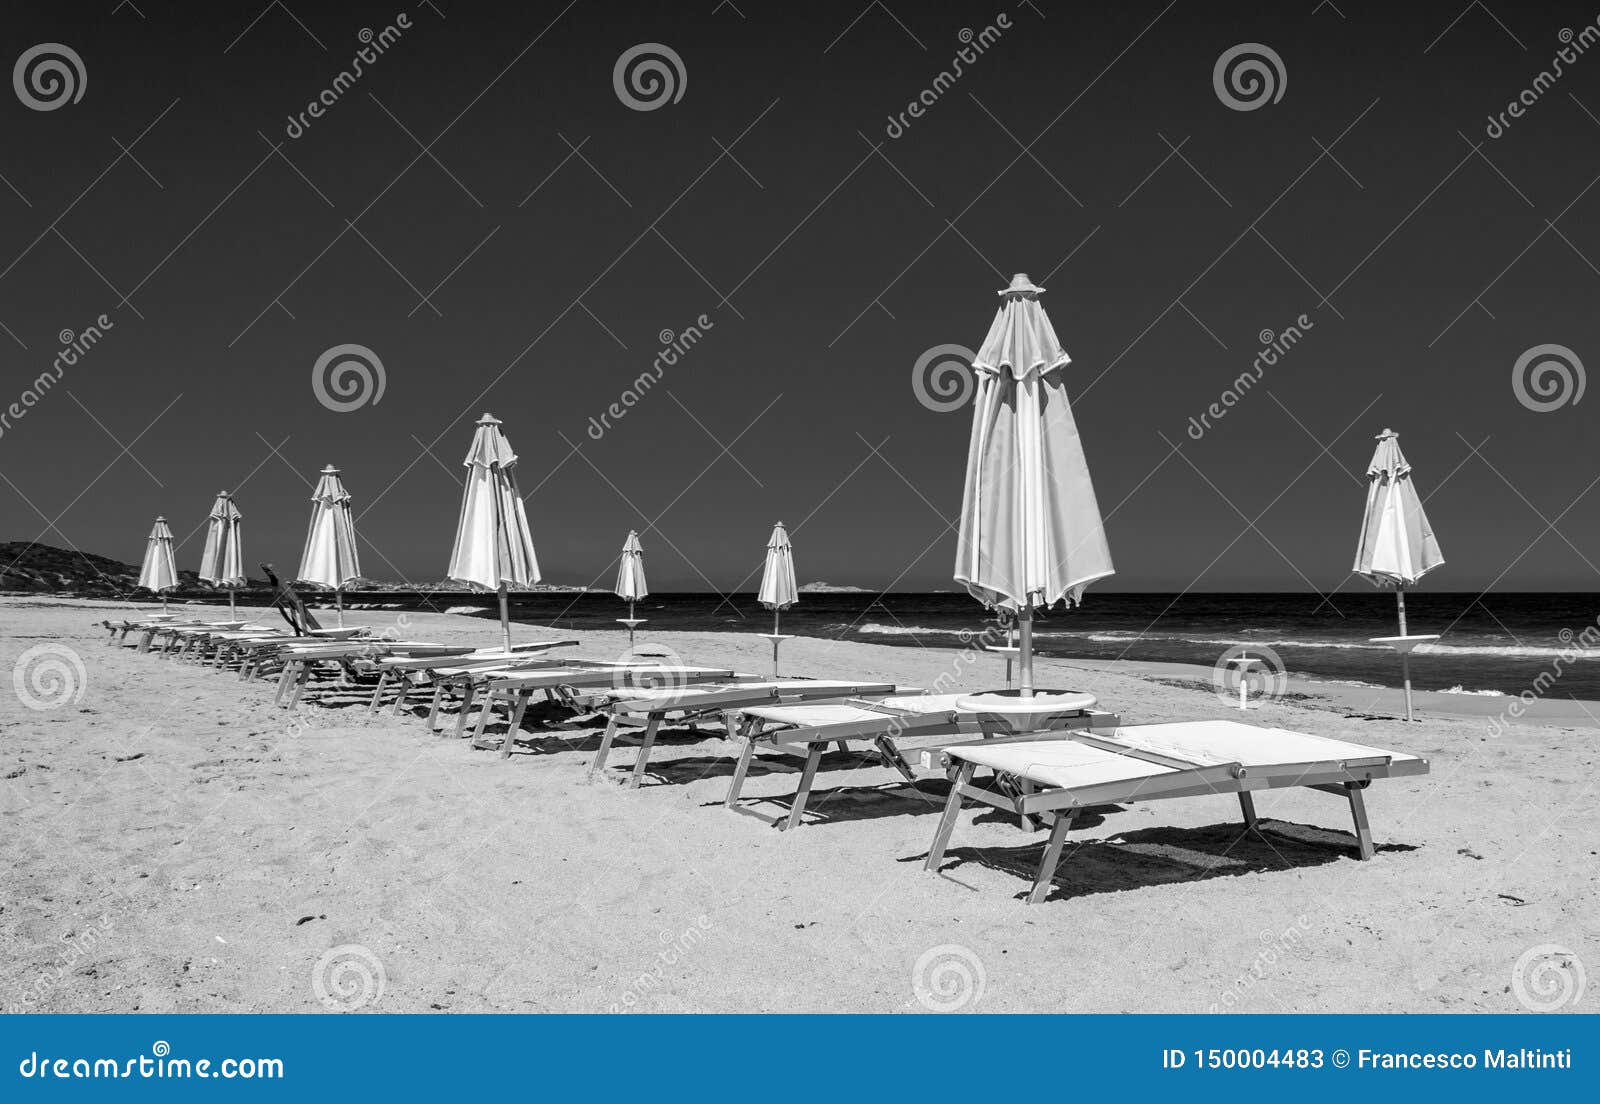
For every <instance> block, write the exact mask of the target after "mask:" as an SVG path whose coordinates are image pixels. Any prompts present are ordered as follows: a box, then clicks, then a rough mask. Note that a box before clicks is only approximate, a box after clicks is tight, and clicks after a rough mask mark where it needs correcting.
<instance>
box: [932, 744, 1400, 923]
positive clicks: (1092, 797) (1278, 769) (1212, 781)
mask: <svg viewBox="0 0 1600 1104" xmlns="http://www.w3.org/2000/svg"><path fill="white" fill-rule="evenodd" d="M1097 727H1098V726H1097ZM1054 738H1055V739H1060V737H1054ZM1022 739H1024V740H1035V741H1037V740H1038V739H1040V737H1039V736H1038V735H1037V734H1029V735H1027V736H1024V737H1022ZM1067 739H1071V740H1076V741H1078V742H1079V743H1083V744H1087V745H1089V746H1090V747H1097V748H1100V749H1101V750H1102V751H1109V752H1113V753H1114V754H1117V755H1126V756H1128V757H1130V758H1133V759H1141V760H1144V761H1145V762H1148V763H1154V764H1157V765H1158V766H1163V767H1168V768H1170V771H1171V773H1166V774H1160V775H1147V776H1145V777H1142V778H1137V779H1131V780H1127V781H1118V782H1105V783H1098V784H1094V785H1089V786H1076V787H1071V788H1058V787H1052V788H1047V789H1042V790H1033V791H1032V792H1025V793H1021V794H1017V793H1010V792H1005V791H1003V790H1001V789H997V788H989V787H986V786H979V785H974V783H973V776H974V774H975V773H976V772H977V769H978V767H979V766H980V764H978V763H975V762H972V761H970V760H964V759H962V758H960V755H959V748H946V749H944V753H943V755H942V759H943V762H944V765H945V770H946V773H947V775H948V777H949V779H950V796H949V798H948V800H947V801H946V802H945V808H944V815H943V816H941V817H940V818H939V825H938V827H937V828H936V829H934V834H933V843H932V844H931V845H930V847H929V848H928V857H927V859H926V860H925V861H924V863H923V869H925V870H928V871H935V872H936V871H938V869H939V865H940V863H942V862H943V861H944V853H945V849H946V848H947V847H948V846H949V843H950V836H951V834H952V833H953V832H954V831H955V826H956V821H957V820H958V819H959V818H960V815H961V807H962V802H963V801H965V800H969V799H970V800H972V801H978V802H982V803H983V804H985V805H990V806H993V807H994V808H996V809H1003V810H1006V811H1009V812H1014V813H1016V814H1018V815H1019V816H1021V817H1038V818H1041V819H1043V820H1044V821H1046V822H1047V823H1049V825H1050V835H1049V838H1048V839H1047V840H1046V842H1045V847H1044V853H1043V854H1042V855H1041V856H1040V858H1039V866H1038V869H1037V870H1036V872H1035V873H1034V878H1033V885H1032V888H1031V889H1030V890H1029V891H1028V895H1027V903H1028V904H1030V905H1032V904H1037V903H1038V902H1040V901H1042V900H1044V899H1045V898H1046V897H1047V896H1048V895H1049V893H1050V888H1051V886H1052V885H1053V884H1054V881H1055V876H1056V871H1057V867H1058V866H1059V865H1060V862H1061V851H1062V848H1063V846H1064V845H1065V843H1066V838H1067V832H1068V831H1070V830H1071V828H1072V823H1073V821H1074V820H1075V819H1076V817H1077V815H1078V813H1079V812H1081V811H1082V810H1084V809H1088V808H1092V807H1094V806H1097V805H1122V804H1134V803H1138V802H1143V801H1160V800H1165V799H1169V798H1179V797H1202V796H1207V795H1213V794H1236V795H1237V796H1238V798H1239V809H1240V812H1241V813H1242V814H1243V818H1244V826H1245V828H1247V829H1252V828H1255V827H1256V824H1257V817H1256V808H1255V801H1254V799H1253V798H1252V796H1251V795H1252V794H1253V792H1254V791H1256V790H1271V789H1285V788H1291V787H1303V788H1305V789H1310V790H1316V791H1318V792H1320V793H1327V794H1333V795H1334V796H1336V797H1343V798H1345V799H1346V800H1347V801H1348V803H1349V806H1350V817H1351V820H1352V822H1353V824H1354V827H1355V836H1356V854H1357V857H1358V858H1359V859H1362V860H1366V859H1370V858H1372V856H1373V854H1374V847H1373V843H1372V826H1371V824H1370V822H1369V821H1368V819H1367V806H1366V801H1365V800H1364V798H1363V797H1362V793H1363V791H1364V790H1366V788H1367V787H1368V786H1370V785H1371V784H1372V783H1373V781H1374V780H1375V779H1379V778H1400V777H1405V776H1409V775H1419V774H1427V773H1428V761H1427V760H1426V759H1412V758H1409V757H1408V758H1404V759H1399V760H1396V759H1394V758H1393V757H1392V756H1390V755H1386V754H1378V755H1373V756H1367V757H1363V758H1355V759H1343V760H1338V759H1331V760H1326V761H1310V762H1301V763H1274V764H1268V765H1265V766H1259V765H1258V766H1252V767H1247V766H1245V765H1243V764H1241V763H1237V762H1233V763H1219V764H1202V763H1197V762H1194V761H1192V760H1188V759H1183V758H1181V757H1178V756H1175V755H1167V754H1162V753H1159V752H1154V751H1149V750H1147V749H1144V748H1137V747H1130V746H1128V745H1126V744H1122V743H1118V742H1117V741H1116V740H1114V739H1111V738H1109V737H1108V736H1106V735H1104V734H1100V733H1085V732H1074V733H1072V734H1071V735H1070V736H1068V737H1067ZM952 751H954V752H956V753H957V754H955V755H951V754H950V752H952ZM995 773H996V775H998V774H1000V773H1003V772H999V771H996V772H995Z"/></svg>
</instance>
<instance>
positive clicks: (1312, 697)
mask: <svg viewBox="0 0 1600 1104" xmlns="http://www.w3.org/2000/svg"><path fill="white" fill-rule="evenodd" d="M30 604H37V605H38V606H39V607H41V608H72V607H80V608H83V609H88V610H108V611H120V612H124V613H130V614H141V613H142V614H146V615H147V614H148V613H149V611H150V610H151V609H159V603H150V604H148V605H146V604H144V603H137V604H130V603H127V602H122V601H117V600H114V599H97V598H54V597H48V596H42V597H41V596H26V597H20V596H10V595H0V606H4V605H20V606H27V605H30ZM307 605H308V607H309V608H312V609H318V610H320V609H322V608H324V607H323V606H322V604H321V601H320V599H319V600H318V601H314V602H308V603H307ZM170 608H171V609H172V610H174V611H184V612H185V613H186V614H188V615H192V616H196V617H202V618H203V617H210V616H213V615H214V614H215V612H216V610H217V606H216V604H214V603H211V602H187V601H185V602H177V601H174V602H172V603H171V605H170ZM224 608H225V607H224ZM326 608H328V609H332V605H331V604H329V605H328V606H327V607H326ZM469 610H471V612H469ZM239 613H240V615H241V616H242V617H243V616H248V615H254V616H255V617H258V618H260V617H266V618H271V619H273V620H276V615H275V613H274V611H273V609H272V607H270V606H245V605H243V604H240V606H239ZM345 613H346V614H351V613H355V614H356V615H357V616H361V615H365V614H375V615H379V616H384V617H389V616H397V615H399V614H405V615H408V616H409V615H412V614H415V615H416V616H418V617H429V618H432V617H449V618H452V619H460V620H462V621H464V622H466V623H468V624H480V625H481V624H484V623H485V622H488V621H493V620H494V617H493V616H490V615H493V614H494V613H495V611H494V610H493V609H492V608H490V607H488V606H481V607H479V606H472V607H460V606H453V607H451V608H449V609H447V610H445V611H443V612H442V613H433V612H431V611H414V610H398V611H397V610H396V609H394V607H392V606H388V607H386V606H384V605H383V604H380V603H361V604H346V606H345ZM512 624H513V626H518V625H520V626H521V627H522V628H524V629H537V630H542V631H550V632H559V633H561V634H562V635H568V634H573V635H577V636H580V637H582V636H588V635H591V634H595V633H601V634H604V633H608V632H611V631H613V630H609V629H598V630H597V629H579V628H572V629H569V628H559V629H550V628H549V627H548V626H545V625H542V624H538V623H531V622H520V621H517V620H515V619H513V621H512ZM640 635H641V638H643V637H644V636H645V635H646V634H644V633H642V632H641V634H640ZM648 635H652V636H666V635H678V636H698V635H712V636H728V637H733V638H737V639H739V640H740V641H741V642H742V643H743V644H746V645H748V646H750V647H759V648H767V647H769V646H770V645H769V643H768V642H767V640H766V639H765V638H764V637H762V636H760V635H759V634H757V633H754V632H742V631H739V630H734V629H705V628H695V629H684V630H673V629H662V630H658V631H657V632H654V633H651V634H648ZM794 635H795V638H796V639H800V640H812V641H819V642H823V643H835V644H837V643H849V644H852V645H859V646H861V647H864V648H884V649H888V650H890V651H892V652H895V653H912V654H915V653H916V652H918V651H922V652H929V653H933V654H934V655H935V656H939V657H944V658H941V659H940V660H939V661H938V662H937V663H935V664H934V665H933V666H934V667H935V668H937V669H943V668H947V667H949V666H950V659H949V658H948V657H950V656H952V655H962V654H965V653H967V652H969V651H975V653H976V654H975V661H974V662H973V663H970V664H963V666H967V667H977V668H981V669H984V670H989V669H992V670H993V671H994V672H995V674H996V676H997V677H996V679H995V682H996V685H999V684H1000V683H1003V682H1004V670H1005V661H1004V659H1003V658H1002V657H999V656H988V657H986V655H985V653H983V652H982V651H980V650H976V649H975V648H973V647H972V646H969V645H964V644H962V643H960V642H959V641H956V642H952V643H948V644H946V643H943V642H941V643H923V642H920V641H910V640H905V641H895V640H883V641H878V640H862V639H854V640H849V641H841V640H838V639H836V638H834V637H830V636H826V635H821V634H810V633H806V632H804V631H803V630H799V629H796V630H794ZM1035 664H1036V666H1037V667H1039V668H1040V669H1045V668H1048V667H1055V668H1061V669H1064V670H1079V671H1084V672H1096V673H1107V674H1113V675H1118V676H1125V677H1130V678H1135V679H1139V680H1142V681H1145V682H1151V683H1157V684H1162V685H1170V686H1174V687H1177V688H1181V689H1190V688H1192V689H1194V690H1195V691H1196V692H1203V693H1204V694H1206V696H1207V697H1210V698H1211V699H1213V700H1214V701H1218V702H1219V704H1221V705H1223V706H1224V707H1226V708H1228V709H1229V711H1230V713H1232V714H1233V715H1237V714H1238V709H1237V706H1236V699H1234V698H1232V697H1231V696H1230V697H1228V698H1227V699H1226V700H1221V699H1218V697H1217V695H1216V694H1215V692H1214V691H1213V690H1212V689H1211V686H1212V683H1211V680H1212V668H1211V667H1208V666H1205V665H1203V664H1198V663H1183V662H1176V661H1166V660H1139V659H1118V660H1107V659H1101V658H1099V657H1094V656H1070V655H1054V654H1050V655H1045V654H1040V655H1038V656H1036V658H1035ZM1281 697H1282V698H1283V699H1284V700H1285V701H1289V702H1294V703H1297V704H1300V705H1302V706H1304V707H1305V708H1308V709H1319V710H1324V711H1335V712H1343V713H1345V714H1347V715H1349V716H1352V717H1363V718H1370V719H1374V720H1376V719H1384V718H1387V719H1399V718H1401V717H1402V716H1403V714H1404V710H1405V694H1404V690H1403V689H1402V688H1401V687H1398V686H1381V685H1378V684H1375V683H1363V682H1355V681H1350V680H1343V679H1332V678H1322V677H1318V676H1316V675H1309V674H1297V673H1294V672H1290V673H1288V675H1287V676H1286V685H1285V687H1284V690H1283V693H1282V695H1281ZM1412 700H1413V712H1414V713H1415V714H1418V715H1420V714H1423V713H1427V714H1430V715H1433V716H1438V717H1447V718H1451V719H1455V720H1464V721H1472V722H1478V723H1482V724H1483V725H1484V727H1485V731H1486V734H1490V735H1493V732H1492V730H1491V728H1490V726H1491V723H1492V722H1493V723H1498V724H1499V725H1500V726H1501V727H1502V728H1503V727H1504V726H1505V725H1507V724H1513V723H1516V724H1534V725H1546V726H1554V727H1569V726H1574V725H1577V726H1582V725H1585V724H1588V725H1594V726H1597V727H1600V699H1584V698H1573V697H1538V696H1535V697H1534V698H1533V699H1532V701H1526V700H1524V699H1522V698H1520V697H1518V696H1517V695H1515V694H1508V693H1483V692H1473V691H1467V692H1460V691H1454V692H1452V691H1444V690H1420V689H1418V690H1413V691H1412ZM1513 703H1519V707H1520V710H1521V713H1520V716H1516V717H1512V716H1511V714H1510V712H1509V711H1510V709H1511V708H1512V704H1513ZM1254 708H1255V707H1254V706H1252V709H1251V712H1254Z"/></svg>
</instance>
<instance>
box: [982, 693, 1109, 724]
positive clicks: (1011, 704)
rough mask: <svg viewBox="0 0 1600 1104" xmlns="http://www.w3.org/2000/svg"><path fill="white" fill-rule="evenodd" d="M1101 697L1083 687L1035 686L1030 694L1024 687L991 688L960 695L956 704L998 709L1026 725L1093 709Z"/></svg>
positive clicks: (992, 711)
mask: <svg viewBox="0 0 1600 1104" xmlns="http://www.w3.org/2000/svg"><path fill="white" fill-rule="evenodd" d="M1098 701H1099V699H1098V698H1096V697H1095V696H1094V695H1093V694H1086V693H1084V692H1083V691H1081V690H1035V691H1034V692H1033V697H1031V698H1025V697H1023V696H1022V691H1021V690H990V691H987V692H985V693H982V694H970V695H968V696H967V697H964V698H957V699H956V708H957V709H961V710H970V711H972V712H974V713H996V714H999V715H1000V716H1002V717H1006V718H1008V719H1009V720H1011V722H1012V723H1013V724H1018V725H1025V724H1027V723H1028V722H1029V721H1037V720H1040V719H1041V718H1044V717H1049V716H1056V715H1059V714H1062V713H1079V712H1082V711H1084V710H1086V709H1093V708H1094V706H1095V704H1096V703H1097V702H1098Z"/></svg>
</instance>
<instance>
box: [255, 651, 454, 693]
mask: <svg viewBox="0 0 1600 1104" xmlns="http://www.w3.org/2000/svg"><path fill="white" fill-rule="evenodd" d="M472 650H473V649H472V648H471V647H470V646H468V645H460V644H435V643H433V642H431V641H426V640H384V639H382V638H381V637H372V638H368V639H364V640H341V641H305V640H303V639H302V640H297V641H295V642H294V643H290V644H285V645H283V646H282V648H281V650H280V651H279V653H278V658H279V659H280V660H281V661H282V663H283V669H282V671H281V673H280V674H279V676H278V691H277V693H276V694H274V695H273V698H272V700H273V703H274V704H277V705H282V706H283V707H284V708H285V709H293V708H294V707H295V705H296V703H298V702H299V700H300V695H301V694H302V693H303V692H304V690H305V686H306V684H307V683H308V682H310V681H311V675H312V673H313V672H314V671H316V670H318V669H319V668H321V667H323V666H326V665H329V664H332V665H333V666H335V667H336V668H338V669H339V671H340V672H341V673H346V672H354V671H355V670H356V669H357V667H358V665H372V664H375V663H376V661H377V660H378V659H380V658H382V657H384V656H390V655H406V656H417V657H421V656H450V655H463V654H465V653H467V652H470V651H472ZM285 693H287V694H288V695H289V697H288V701H284V695H285Z"/></svg>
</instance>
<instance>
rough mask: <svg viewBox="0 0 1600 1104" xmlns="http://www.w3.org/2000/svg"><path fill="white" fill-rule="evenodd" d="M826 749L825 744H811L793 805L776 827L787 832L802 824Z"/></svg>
mask: <svg viewBox="0 0 1600 1104" xmlns="http://www.w3.org/2000/svg"><path fill="white" fill-rule="evenodd" d="M827 748H828V745H827V744H812V745H811V750H810V751H809V752H808V753H807V754H806V766H805V769H804V770H802V771H801V772H800V788H799V789H798V790H796V791H795V795H794V804H793V805H791V806H789V815H788V817H786V818H785V819H784V820H783V822H782V823H781V824H779V825H778V827H779V828H780V829H781V830H783V831H785V832H787V831H788V830H789V829H790V828H798V827H800V825H801V824H802V823H803V822H802V821H801V819H800V817H801V814H803V813H804V812H805V811H806V800H807V799H808V798H809V797H810V796H811V784H812V783H813V782H815V781H816V778H817V765H818V764H819V763H821V762H822V753H823V752H824V751H826V750H827Z"/></svg>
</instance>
